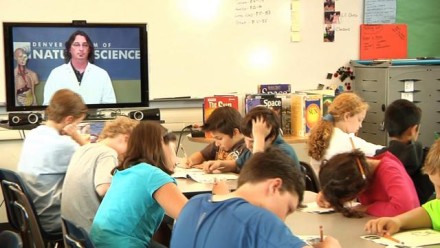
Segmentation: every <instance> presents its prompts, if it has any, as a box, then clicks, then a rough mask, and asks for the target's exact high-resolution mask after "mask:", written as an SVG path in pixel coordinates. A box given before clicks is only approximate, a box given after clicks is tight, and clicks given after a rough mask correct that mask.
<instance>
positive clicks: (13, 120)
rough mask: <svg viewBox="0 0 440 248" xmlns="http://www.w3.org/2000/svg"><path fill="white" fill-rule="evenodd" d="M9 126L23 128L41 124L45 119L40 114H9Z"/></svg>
mask: <svg viewBox="0 0 440 248" xmlns="http://www.w3.org/2000/svg"><path fill="white" fill-rule="evenodd" d="M8 120H9V126H22V125H30V124H35V125H37V124H40V123H41V122H42V121H43V117H42V115H41V114H40V113H9V114H8Z"/></svg>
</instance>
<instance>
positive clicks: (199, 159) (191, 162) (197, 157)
mask: <svg viewBox="0 0 440 248" xmlns="http://www.w3.org/2000/svg"><path fill="white" fill-rule="evenodd" d="M203 162H205V158H204V157H203V155H202V153H201V152H195V153H193V154H191V156H189V158H188V160H187V164H186V165H187V166H188V167H196V168H199V167H198V166H197V165H199V164H201V163H203Z"/></svg>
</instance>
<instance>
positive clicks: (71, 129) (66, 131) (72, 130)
mask: <svg viewBox="0 0 440 248" xmlns="http://www.w3.org/2000/svg"><path fill="white" fill-rule="evenodd" d="M61 134H62V135H68V136H70V137H71V138H72V139H73V140H74V141H76V143H78V144H80V145H85V144H87V143H89V139H85V138H84V137H83V136H82V135H81V134H80V133H79V132H78V127H77V126H76V125H75V124H68V125H66V126H65V127H64V128H63V129H62V130H61ZM89 138H90V136H89Z"/></svg>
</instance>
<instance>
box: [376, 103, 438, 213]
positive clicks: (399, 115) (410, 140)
mask: <svg viewBox="0 0 440 248" xmlns="http://www.w3.org/2000/svg"><path fill="white" fill-rule="evenodd" d="M421 117H422V110H421V109H420V108H419V107H417V105H415V104H414V103H413V102H410V101H408V100H405V99H398V100H396V101H394V102H392V103H391V104H390V105H388V107H387V109H386V111H385V121H384V123H385V130H387V132H388V136H389V138H390V142H389V144H388V147H385V148H383V149H382V150H379V151H377V153H378V154H380V153H382V152H385V151H389V152H391V153H392V154H394V155H395V156H396V157H397V158H398V159H400V161H401V162H402V164H403V165H404V166H405V169H406V172H408V175H409V176H410V177H411V179H412V180H413V182H414V186H415V188H416V191H417V195H418V197H419V200H420V204H423V203H425V202H427V201H428V199H429V198H430V197H432V195H433V193H434V186H433V185H432V183H431V181H430V180H429V177H428V175H425V174H423V173H422V167H423V162H424V161H423V160H424V157H425V155H426V154H425V151H424V148H423V145H422V143H420V142H417V138H418V136H419V127H420V119H421Z"/></svg>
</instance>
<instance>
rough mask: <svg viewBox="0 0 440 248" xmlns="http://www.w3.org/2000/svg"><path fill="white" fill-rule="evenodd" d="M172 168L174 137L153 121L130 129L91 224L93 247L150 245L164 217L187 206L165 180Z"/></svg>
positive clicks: (172, 183)
mask: <svg viewBox="0 0 440 248" xmlns="http://www.w3.org/2000/svg"><path fill="white" fill-rule="evenodd" d="M175 164H176V154H175V136H174V134H172V133H167V132H166V129H165V128H164V127H162V126H161V125H160V124H159V123H157V122H153V121H142V122H141V123H139V124H138V125H137V126H136V127H135V128H134V129H133V131H132V133H131V135H130V138H129V140H128V145H127V153H126V155H125V159H124V160H123V161H122V163H121V164H120V165H119V166H118V167H117V168H116V169H115V171H114V175H113V178H112V182H111V185H110V188H109V189H108V191H107V193H106V195H105V197H104V199H103V200H102V202H101V205H100V206H99V208H98V211H97V212H96V215H95V219H94V220H93V224H92V228H91V232H90V234H91V238H92V240H93V243H94V244H95V246H96V247H97V248H99V247H106V248H107V247H110V248H111V247H115V248H116V247H118V248H119V247H151V246H150V245H153V244H152V236H153V234H154V233H155V232H156V230H157V229H158V227H159V225H160V224H161V222H162V219H163V217H164V214H165V212H166V213H167V215H168V216H170V217H171V218H174V219H176V218H177V216H178V215H179V213H180V211H181V209H182V207H183V205H185V203H186V202H187V201H188V200H187V199H186V197H185V196H184V195H183V194H182V193H181V192H180V190H179V189H178V188H177V186H176V181H175V179H174V178H172V177H171V176H170V174H171V173H172V172H173V171H174V167H175Z"/></svg>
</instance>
